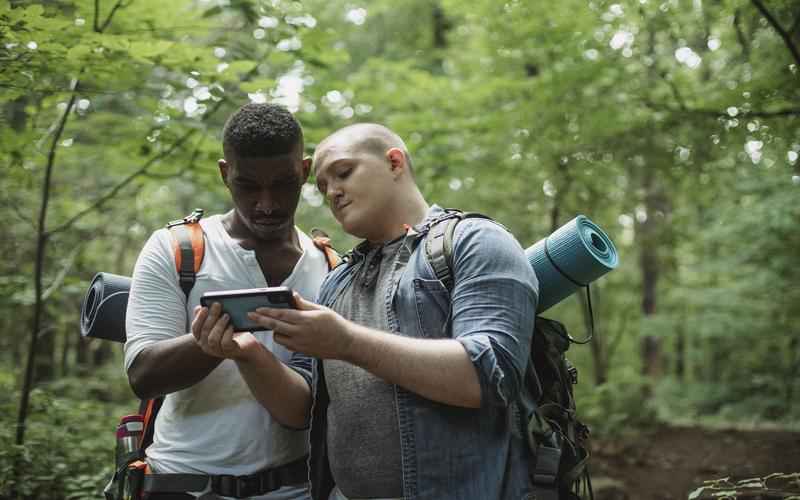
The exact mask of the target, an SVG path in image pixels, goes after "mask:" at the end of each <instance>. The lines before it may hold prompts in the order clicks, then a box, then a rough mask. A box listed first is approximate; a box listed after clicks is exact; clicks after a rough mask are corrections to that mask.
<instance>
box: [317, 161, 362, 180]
mask: <svg viewBox="0 0 800 500" xmlns="http://www.w3.org/2000/svg"><path fill="white" fill-rule="evenodd" d="M353 160H355V158H353V157H350V156H347V157H344V158H337V159H336V160H334V161H332V162H331V163H330V164H329V165H328V166H327V167H326V168H327V169H329V170H330V169H334V168H336V167H338V166H339V165H341V164H342V163H349V162H351V161H353ZM314 175H315V176H318V175H319V168H317V167H315V168H314Z"/></svg>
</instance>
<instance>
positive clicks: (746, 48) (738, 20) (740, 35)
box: [733, 9, 750, 60]
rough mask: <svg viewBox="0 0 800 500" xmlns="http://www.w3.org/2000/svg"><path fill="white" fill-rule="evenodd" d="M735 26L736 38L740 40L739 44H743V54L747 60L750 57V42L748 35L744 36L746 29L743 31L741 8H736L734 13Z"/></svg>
mask: <svg viewBox="0 0 800 500" xmlns="http://www.w3.org/2000/svg"><path fill="white" fill-rule="evenodd" d="M733 28H734V30H736V39H737V40H739V45H741V46H742V55H743V56H744V58H745V60H746V59H749V58H750V43H749V42H748V41H747V37H746V36H744V31H742V11H741V9H736V11H735V12H734V13H733Z"/></svg>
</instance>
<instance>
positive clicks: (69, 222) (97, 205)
mask: <svg viewBox="0 0 800 500" xmlns="http://www.w3.org/2000/svg"><path fill="white" fill-rule="evenodd" d="M195 132H197V129H192V130H189V131H187V132H186V133H185V134H183V135H182V136H181V137H179V138H178V140H177V141H175V142H174V143H172V145H170V147H169V148H167V149H165V150H164V151H161V152H160V153H158V154H157V155H155V156H153V157H151V158H150V159H149V160H147V161H146V162H144V164H143V165H142V166H141V167H139V168H138V169H136V170H135V171H134V172H132V173H131V174H129V175H128V176H127V177H125V178H124V179H123V180H122V181H120V182H119V183H118V184H117V185H116V186H114V187H113V188H111V190H109V191H108V192H107V193H106V194H104V195H103V196H101V197H100V198H98V199H97V200H95V201H94V203H92V204H91V205H90V206H88V207H87V208H85V209H83V210H81V211H80V212H78V213H77V214H75V215H73V216H72V217H70V218H69V219H68V220H67V221H66V222H64V223H63V224H61V225H60V226H58V227H56V228H54V229H51V230H50V231H48V233H47V235H48V236H52V235H54V234H57V233H60V232H63V231H66V230H67V229H69V228H70V227H72V226H73V225H74V224H75V223H76V222H78V221H79V220H80V219H82V218H84V217H85V216H86V215H88V214H90V213H91V212H94V211H95V210H99V209H100V208H101V207H102V206H103V205H104V204H105V203H106V202H108V200H110V199H111V198H113V197H114V196H116V195H117V193H119V192H120V191H121V190H122V188H124V187H125V186H127V185H128V184H130V183H131V182H132V181H133V180H134V179H136V178H137V177H139V176H140V175H143V174H145V173H146V172H147V169H148V168H150V167H151V166H153V164H154V163H156V162H157V161H158V160H160V159H162V158H166V157H167V156H169V155H170V154H172V152H173V151H175V150H176V149H178V147H180V146H181V145H182V144H183V143H184V142H186V140H187V139H189V138H190V137H191V136H192V135H194V134H195Z"/></svg>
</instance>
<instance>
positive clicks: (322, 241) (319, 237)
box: [311, 228, 342, 271]
mask: <svg viewBox="0 0 800 500" xmlns="http://www.w3.org/2000/svg"><path fill="white" fill-rule="evenodd" d="M311 239H312V240H313V241H314V246H316V247H317V248H319V250H320V251H321V252H322V253H323V254H325V260H326V261H327V262H328V271H330V270H331V269H333V268H334V267H336V266H338V265H339V263H340V262H341V261H342V258H341V257H339V254H338V253H336V250H334V249H333V247H332V246H331V239H330V238H328V235H327V234H325V233H324V232H323V231H321V230H319V229H316V228H315V229H312V230H311Z"/></svg>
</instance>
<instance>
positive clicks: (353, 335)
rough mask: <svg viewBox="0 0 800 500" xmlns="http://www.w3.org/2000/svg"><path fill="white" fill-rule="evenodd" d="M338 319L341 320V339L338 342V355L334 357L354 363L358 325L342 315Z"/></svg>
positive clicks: (358, 333)
mask: <svg viewBox="0 0 800 500" xmlns="http://www.w3.org/2000/svg"><path fill="white" fill-rule="evenodd" d="M339 321H341V322H342V325H341V327H340V329H341V341H340V343H339V355H338V356H336V357H337V358H338V359H339V360H341V361H346V362H348V363H351V364H356V358H357V356H356V353H357V349H356V347H357V345H358V340H357V339H358V337H359V335H360V332H359V326H358V325H357V324H356V323H352V322H350V321H348V320H346V319H344V318H342V317H340V318H339Z"/></svg>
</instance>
